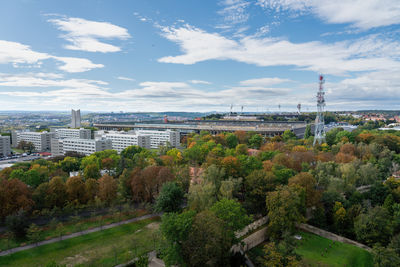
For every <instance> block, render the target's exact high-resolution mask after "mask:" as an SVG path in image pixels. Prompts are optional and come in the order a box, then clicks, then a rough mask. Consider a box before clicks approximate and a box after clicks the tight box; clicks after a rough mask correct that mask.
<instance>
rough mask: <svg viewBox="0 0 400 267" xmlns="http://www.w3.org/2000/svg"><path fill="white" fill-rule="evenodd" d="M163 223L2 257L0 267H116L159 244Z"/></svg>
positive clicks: (110, 231) (140, 224)
mask: <svg viewBox="0 0 400 267" xmlns="http://www.w3.org/2000/svg"><path fill="white" fill-rule="evenodd" d="M159 222H160V219H159V218H157V219H147V220H143V221H139V222H135V223H131V224H126V225H122V226H118V227H114V228H111V229H107V230H103V231H100V232H96V233H91V234H87V235H84V236H80V237H76V238H71V239H68V240H63V241H60V242H56V243H53V244H49V245H44V246H40V247H36V248H33V249H29V250H25V251H21V252H17V253H14V254H11V255H9V256H3V257H0V266H45V265H46V264H48V263H49V262H52V261H54V262H56V263H58V264H65V265H68V266H75V265H78V266H115V265H117V264H120V263H124V262H127V261H129V260H131V259H133V258H134V257H135V255H140V254H142V253H145V252H149V251H151V250H154V244H155V243H156V242H158V235H157V234H156V233H157V229H158V225H159Z"/></svg>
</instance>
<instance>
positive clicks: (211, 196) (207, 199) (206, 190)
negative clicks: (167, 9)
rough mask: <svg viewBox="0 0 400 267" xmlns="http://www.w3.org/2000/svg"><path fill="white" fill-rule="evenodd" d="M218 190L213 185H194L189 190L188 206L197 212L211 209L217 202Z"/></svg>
mask: <svg viewBox="0 0 400 267" xmlns="http://www.w3.org/2000/svg"><path fill="white" fill-rule="evenodd" d="M216 196H217V190H216V188H215V185H214V184H212V183H201V184H192V185H191V186H190V188H189V194H188V205H189V207H190V208H191V209H193V210H196V211H203V210H205V209H208V208H210V207H211V206H212V205H213V204H214V203H215V202H216V201H217V197H216Z"/></svg>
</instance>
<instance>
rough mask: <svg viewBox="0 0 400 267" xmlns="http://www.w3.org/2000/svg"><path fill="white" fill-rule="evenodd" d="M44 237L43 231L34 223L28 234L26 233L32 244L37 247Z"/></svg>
mask: <svg viewBox="0 0 400 267" xmlns="http://www.w3.org/2000/svg"><path fill="white" fill-rule="evenodd" d="M41 235H42V230H41V229H40V228H39V227H38V226H37V225H36V224H34V223H32V224H31V225H30V226H29V228H28V230H27V232H26V237H27V238H28V239H29V240H30V241H31V242H32V243H35V244H36V245H37V243H38V242H39V241H40V239H41Z"/></svg>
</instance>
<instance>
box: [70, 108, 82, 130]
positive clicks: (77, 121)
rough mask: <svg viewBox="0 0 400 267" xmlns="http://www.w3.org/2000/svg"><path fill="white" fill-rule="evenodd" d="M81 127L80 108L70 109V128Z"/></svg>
mask: <svg viewBox="0 0 400 267" xmlns="http://www.w3.org/2000/svg"><path fill="white" fill-rule="evenodd" d="M80 127H81V110H80V109H78V110H74V109H72V110H71V128H80Z"/></svg>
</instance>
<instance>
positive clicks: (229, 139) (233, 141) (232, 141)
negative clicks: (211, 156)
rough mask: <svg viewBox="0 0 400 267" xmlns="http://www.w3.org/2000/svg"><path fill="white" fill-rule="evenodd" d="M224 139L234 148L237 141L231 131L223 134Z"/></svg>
mask: <svg viewBox="0 0 400 267" xmlns="http://www.w3.org/2000/svg"><path fill="white" fill-rule="evenodd" d="M225 141H226V144H227V146H228V147H229V148H235V147H236V146H237V145H238V143H239V141H238V138H237V136H236V135H235V134H233V133H228V134H227V135H226V136H225Z"/></svg>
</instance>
